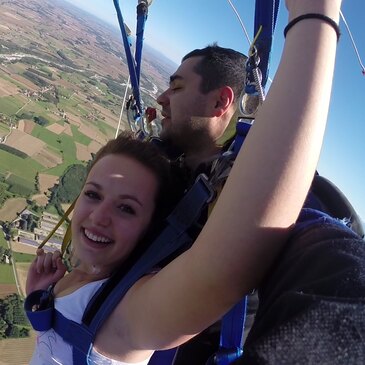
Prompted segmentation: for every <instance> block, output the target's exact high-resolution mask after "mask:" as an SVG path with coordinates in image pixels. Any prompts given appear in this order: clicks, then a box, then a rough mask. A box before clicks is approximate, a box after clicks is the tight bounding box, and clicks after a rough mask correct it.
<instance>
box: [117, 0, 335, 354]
mask: <svg viewBox="0 0 365 365" xmlns="http://www.w3.org/2000/svg"><path fill="white" fill-rule="evenodd" d="M286 3H287V7H288V10H289V20H292V19H294V18H296V17H298V16H301V15H304V14H309V13H316V14H322V15H325V16H327V17H329V18H331V19H333V20H334V21H335V22H336V23H337V22H338V20H339V10H340V4H341V1H340V0H287V1H286ZM336 44H337V35H336V32H335V28H334V27H333V26H332V25H331V24H329V22H327V21H324V20H323V19H318V18H307V19H303V20H300V21H298V22H297V23H296V24H295V25H294V26H293V27H292V28H291V29H290V30H289V31H288V34H287V39H286V42H285V47H284V52H283V55H282V60H281V62H280V66H279V69H278V71H277V74H276V76H275V79H274V81H273V83H272V86H271V88H270V92H269V94H268V96H267V99H266V101H265V103H264V105H263V106H262V107H261V110H260V111H259V113H258V115H257V118H256V121H255V125H254V126H253V128H252V129H251V131H250V133H249V136H248V137H247V139H246V141H245V144H244V146H243V148H242V149H241V152H240V153H239V156H238V157H237V160H236V162H235V165H234V167H233V169H232V171H231V173H230V176H229V178H228V180H227V183H226V185H225V187H224V189H223V192H222V194H221V196H220V197H219V199H218V202H217V204H216V207H215V209H214V211H213V213H212V214H211V216H210V218H209V220H208V222H207V224H206V226H205V227H204V229H203V231H202V232H201V234H200V236H199V237H198V239H197V240H196V242H195V244H194V246H193V247H192V248H191V249H190V250H188V251H187V252H186V253H184V254H183V255H181V256H180V257H179V258H177V259H176V260H174V261H173V262H172V263H171V264H169V265H168V266H167V267H165V268H164V269H163V270H161V271H160V272H159V273H158V274H157V275H155V276H154V277H151V278H144V279H142V280H141V281H140V282H138V283H137V284H136V285H135V286H134V287H133V288H132V289H131V290H130V291H129V292H128V293H127V295H126V297H125V298H124V300H123V301H122V303H121V304H120V305H119V307H118V308H117V310H116V311H115V313H114V314H113V315H117V316H118V318H120V319H121V322H120V323H121V325H123V326H124V329H123V332H124V333H125V334H126V335H125V336H126V341H125V342H124V343H125V344H126V345H125V346H126V347H128V346H129V347H130V350H131V351H133V350H137V349H146V348H150V349H154V348H167V347H170V346H174V345H177V344H179V343H181V342H184V341H186V340H187V339H188V338H189V337H191V336H192V335H193V334H195V333H198V332H200V331H201V330H202V329H204V328H206V327H207V326H208V325H209V324H211V323H212V322H214V321H215V320H217V319H218V318H219V317H221V316H222V314H224V313H225V312H226V311H227V310H228V309H229V308H230V307H231V306H232V305H233V304H235V303H236V302H237V301H238V300H239V299H240V298H241V297H242V296H243V295H244V294H246V293H247V292H248V291H249V290H250V289H252V288H254V287H255V286H256V285H257V284H258V283H259V282H260V280H261V279H262V277H263V275H264V274H265V272H266V271H267V269H268V267H269V265H271V263H272V262H273V259H274V258H275V256H276V254H277V253H278V251H279V250H280V248H281V247H282V245H283V244H284V243H285V241H286V240H287V237H288V234H289V232H290V227H291V226H292V225H293V224H294V223H295V221H296V219H297V216H298V214H299V212H300V209H301V207H302V205H303V202H304V200H305V197H306V194H307V192H308V189H309V187H310V183H311V181H312V178H313V175H314V172H315V168H316V165H317V161H318V157H319V153H320V148H321V144H322V139H323V134H324V130H325V125H326V119H327V112H328V106H329V100H330V92H331V84H332V77H333V70H334V62H335V52H336ZM112 317H113V316H112ZM114 318H116V317H114ZM110 320H112V318H111V319H110Z"/></svg>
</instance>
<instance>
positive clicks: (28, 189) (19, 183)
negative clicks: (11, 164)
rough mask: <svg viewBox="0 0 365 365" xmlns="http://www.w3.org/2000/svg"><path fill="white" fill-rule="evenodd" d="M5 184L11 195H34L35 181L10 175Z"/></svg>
mask: <svg viewBox="0 0 365 365" xmlns="http://www.w3.org/2000/svg"><path fill="white" fill-rule="evenodd" d="M6 183H7V184H8V185H9V186H10V188H9V191H10V192H11V193H13V194H18V195H21V196H27V195H30V194H34V192H35V181H34V180H33V181H29V180H26V179H23V178H22V177H20V176H17V175H13V174H12V175H10V177H9V178H8V179H7V180H6Z"/></svg>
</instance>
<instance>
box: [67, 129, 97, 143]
mask: <svg viewBox="0 0 365 365" xmlns="http://www.w3.org/2000/svg"><path fill="white" fill-rule="evenodd" d="M71 130H72V135H73V140H74V141H75V142H78V143H81V144H83V145H85V146H88V145H89V144H90V142H91V141H92V139H91V138H90V137H87V136H85V135H84V134H82V133H81V132H80V131H79V129H78V128H77V127H76V126H75V125H71Z"/></svg>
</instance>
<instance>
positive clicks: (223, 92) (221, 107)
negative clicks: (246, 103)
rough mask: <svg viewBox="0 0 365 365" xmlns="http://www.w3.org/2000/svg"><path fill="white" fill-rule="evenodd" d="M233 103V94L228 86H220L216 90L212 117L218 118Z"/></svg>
mask: <svg viewBox="0 0 365 365" xmlns="http://www.w3.org/2000/svg"><path fill="white" fill-rule="evenodd" d="M233 102H234V92H233V90H232V88H231V87H229V86H222V87H220V88H219V89H218V90H217V99H216V104H215V107H214V116H215V117H220V116H221V115H223V114H224V113H225V112H226V111H227V109H229V107H230V106H231V105H232V103H233Z"/></svg>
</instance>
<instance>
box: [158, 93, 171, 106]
mask: <svg viewBox="0 0 365 365" xmlns="http://www.w3.org/2000/svg"><path fill="white" fill-rule="evenodd" d="M168 102H169V89H167V90H165V91H164V92H163V93H162V94H160V95H159V97H158V98H157V103H158V104H159V105H161V106H164V105H167V104H168Z"/></svg>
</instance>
